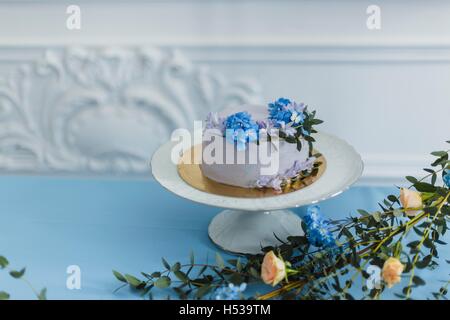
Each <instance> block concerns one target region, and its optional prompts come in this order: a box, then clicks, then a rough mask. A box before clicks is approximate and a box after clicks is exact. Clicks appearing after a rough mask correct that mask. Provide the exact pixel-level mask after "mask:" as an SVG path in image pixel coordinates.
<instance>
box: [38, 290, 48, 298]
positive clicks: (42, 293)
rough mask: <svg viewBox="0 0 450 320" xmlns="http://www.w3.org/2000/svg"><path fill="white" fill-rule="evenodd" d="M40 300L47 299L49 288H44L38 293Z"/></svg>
mask: <svg viewBox="0 0 450 320" xmlns="http://www.w3.org/2000/svg"><path fill="white" fill-rule="evenodd" d="M38 299H39V300H47V288H43V289H42V290H41V291H40V292H39V294H38Z"/></svg>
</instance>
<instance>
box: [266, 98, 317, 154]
mask: <svg viewBox="0 0 450 320" xmlns="http://www.w3.org/2000/svg"><path fill="white" fill-rule="evenodd" d="M268 107H269V121H272V122H273V123H274V126H275V127H276V128H279V129H280V138H283V139H284V140H286V141H287V142H289V143H296V144H297V148H298V150H299V151H300V150H301V148H302V143H301V140H302V139H301V138H303V139H304V140H306V141H307V142H308V144H309V146H310V149H312V142H314V141H315V140H314V138H313V137H312V136H311V134H313V133H316V132H317V131H316V130H314V126H315V125H318V124H321V123H322V122H323V121H322V120H319V119H316V118H315V115H316V112H315V111H313V112H309V111H308V106H307V105H306V104H304V103H297V102H295V101H291V100H289V99H287V98H279V99H277V100H276V101H274V102H271V103H269V106H268ZM310 152H311V150H310Z"/></svg>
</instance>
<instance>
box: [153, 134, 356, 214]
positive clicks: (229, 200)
mask: <svg viewBox="0 0 450 320" xmlns="http://www.w3.org/2000/svg"><path fill="white" fill-rule="evenodd" d="M315 138H316V140H317V142H318V143H316V146H315V148H317V150H319V152H320V153H322V154H323V155H324V157H325V159H327V169H326V170H325V172H324V174H323V175H322V176H321V177H320V178H319V179H318V180H317V181H316V182H314V183H313V184H311V185H310V186H307V187H305V188H302V189H300V190H297V191H294V192H290V193H287V194H281V195H278V196H272V197H267V198H236V197H228V196H223V195H217V194H212V193H208V192H204V191H201V190H198V189H196V188H194V187H192V186H191V185H190V184H188V183H187V182H185V181H184V180H183V179H182V178H181V177H180V176H179V174H178V169H177V164H174V163H172V162H171V161H159V160H160V157H164V156H166V157H169V159H170V152H171V148H170V146H172V145H174V144H176V142H173V141H170V140H169V141H168V142H166V143H164V144H162V145H161V146H160V147H159V148H158V149H157V150H156V151H155V153H154V154H153V156H152V158H151V170H152V175H153V177H154V178H155V180H156V181H157V182H158V183H159V184H160V185H161V186H162V187H163V188H165V189H166V190H168V191H170V192H172V193H174V194H175V195H177V196H179V197H181V198H184V199H188V200H191V201H193V202H196V203H200V204H205V205H210V206H214V207H219V208H224V209H238V210H244V211H272V210H283V209H289V208H296V207H301V206H305V205H310V204H314V203H318V202H320V201H324V200H327V199H330V198H333V197H335V196H337V195H339V194H341V193H343V192H345V191H346V190H348V189H349V188H350V187H351V186H352V185H353V184H354V183H355V182H356V181H357V180H358V179H359V178H360V177H361V175H362V173H363V171H364V162H363V161H362V158H361V155H360V154H359V153H358V152H357V151H356V150H355V148H354V147H353V146H352V145H350V144H349V143H348V142H347V141H345V140H344V139H342V138H339V137H337V136H335V135H333V134H329V133H327V132H324V131H319V132H318V133H317V134H315ZM322 139H325V140H326V139H331V140H334V142H338V144H339V145H340V146H341V147H345V148H347V150H348V151H350V154H348V155H349V156H352V157H353V160H354V165H357V167H355V168H354V170H353V171H352V176H351V177H349V178H348V180H347V181H346V182H345V183H342V185H340V186H339V187H337V186H335V187H332V186H329V185H327V182H330V183H332V181H331V180H330V174H339V172H340V171H339V170H337V169H338V168H336V166H335V163H334V162H333V159H332V157H330V155H331V154H332V152H330V151H331V150H332V147H333V146H334V150H332V151H334V152H336V151H338V152H339V150H337V149H336V143H333V144H330V143H328V144H324V145H322V146H321V145H320V142H321V141H322ZM328 148H330V149H328ZM327 153H329V155H328V156H327ZM340 155H341V156H342V155H343V154H342V153H341V154H340ZM347 169H349V168H347ZM328 180H330V181H328ZM318 184H320V186H322V185H323V187H327V188H328V191H327V190H325V191H322V192H319V194H317V195H316V196H314V197H312V199H311V198H308V200H307V201H301V199H303V198H305V197H304V196H305V194H306V195H307V194H308V193H311V189H313V188H312V187H314V189H317V188H318V187H317V185H318ZM314 189H313V190H314ZM297 195H303V197H302V198H301V199H298V201H297V200H296V199H295V196H297ZM283 200H287V201H283Z"/></svg>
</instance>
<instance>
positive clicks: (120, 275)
mask: <svg viewBox="0 0 450 320" xmlns="http://www.w3.org/2000/svg"><path fill="white" fill-rule="evenodd" d="M112 272H113V275H114V276H115V277H116V279H117V280H119V281H122V282H127V279H125V277H124V276H123V275H122V274H121V273H120V272H119V271H116V270H113V271H112Z"/></svg>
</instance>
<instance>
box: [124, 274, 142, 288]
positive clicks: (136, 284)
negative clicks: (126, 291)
mask: <svg viewBox="0 0 450 320" xmlns="http://www.w3.org/2000/svg"><path fill="white" fill-rule="evenodd" d="M125 279H126V281H127V282H128V284H129V285H130V286H132V287H135V288H136V287H139V286H140V285H141V283H142V281H141V280H139V279H138V278H136V277H134V276H132V275H131V274H126V275H125Z"/></svg>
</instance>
